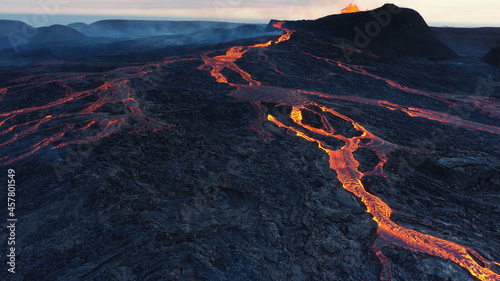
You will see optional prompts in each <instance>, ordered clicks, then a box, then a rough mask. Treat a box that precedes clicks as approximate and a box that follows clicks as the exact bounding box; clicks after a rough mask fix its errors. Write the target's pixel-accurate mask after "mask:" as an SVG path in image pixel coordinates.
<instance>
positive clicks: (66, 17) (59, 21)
mask: <svg viewBox="0 0 500 281" xmlns="http://www.w3.org/2000/svg"><path fill="white" fill-rule="evenodd" d="M331 15H335V14H331ZM36 16H38V15H34V14H19V13H0V20H13V21H21V22H23V23H25V24H28V25H30V26H33V27H36V28H38V27H47V26H52V25H65V26H67V25H69V24H73V23H85V24H87V25H90V24H92V23H95V22H98V21H104V20H130V21H133V20H144V21H207V22H227V23H236V24H268V23H269V22H270V21H271V20H273V19H268V20H265V19H241V18H240V19H236V18H235V19H231V18H228V19H224V20H222V19H216V18H213V17H206V18H194V17H175V16H174V17H172V16H170V17H163V16H140V15H137V16H130V15H126V16H124V15H86V14H59V15H52V16H51V17H50V18H49V19H48V22H47V23H46V24H42V25H37V24H33V22H34V21H35V19H33V20H30V17H31V18H34V17H36ZM325 16H329V15H325ZM278 20H284V21H295V20H315V19H288V20H287V19H278ZM426 23H427V25H428V26H429V27H450V28H481V27H486V28H487V27H490V28H500V25H498V26H495V25H491V24H488V23H480V22H474V23H473V22H427V21H426Z"/></svg>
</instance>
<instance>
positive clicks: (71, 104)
mask: <svg viewBox="0 0 500 281" xmlns="http://www.w3.org/2000/svg"><path fill="white" fill-rule="evenodd" d="M188 60H190V59H188ZM177 61H179V60H171V61H165V62H162V63H160V64H158V65H146V66H141V67H128V68H120V69H117V70H115V71H111V72H109V73H107V74H106V75H104V76H102V77H98V76H97V77H95V80H99V78H105V79H106V81H105V82H104V83H102V85H100V86H97V87H91V88H90V89H87V90H82V91H75V90H74V89H73V88H72V85H73V84H79V83H82V84H83V83H91V82H88V81H90V80H89V77H87V75H79V74H52V75H48V74H46V75H38V76H28V77H22V78H19V79H17V80H16V81H15V82H17V84H16V85H15V86H10V87H5V88H2V89H0V101H2V102H4V104H7V103H8V102H6V101H5V99H6V98H7V97H9V96H19V95H23V94H24V92H26V91H33V90H36V89H37V88H38V87H41V86H47V85H57V88H58V89H60V90H61V91H64V93H61V94H63V96H62V97H60V98H58V99H55V100H53V101H51V102H48V103H46V104H44V105H35V104H32V105H30V106H28V107H25V108H18V109H12V110H10V111H7V112H2V113H0V118H2V119H0V148H5V147H9V148H11V150H12V151H18V152H17V153H16V154H13V155H0V166H3V165H8V164H10V163H13V162H15V161H18V160H20V159H23V158H26V157H28V156H30V155H32V154H34V153H35V152H37V151H40V150H41V149H43V148H50V149H58V148H61V147H65V146H68V145H74V144H85V143H89V142H95V141H97V140H100V139H102V138H104V137H107V136H109V135H111V134H113V133H116V132H118V131H120V130H121V129H122V128H125V127H127V126H129V125H131V124H133V127H132V128H131V130H130V133H136V132H138V131H141V130H151V131H158V130H162V129H165V128H169V127H170V126H169V125H167V124H164V123H162V122H159V121H156V120H154V119H151V118H149V117H148V116H146V115H145V114H144V113H143V112H142V110H141V108H140V106H139V103H138V102H137V100H135V99H134V97H133V93H134V90H133V89H132V87H130V85H129V84H130V80H131V79H139V78H143V77H144V75H146V74H147V73H148V71H145V70H144V69H148V68H152V66H153V67H160V66H162V65H166V64H170V63H174V62H177ZM63 107H64V109H63ZM103 107H111V108H115V111H118V112H116V113H113V114H110V113H106V112H105V111H104V112H103V110H102V108H103ZM4 108H5V107H4ZM48 112H50V114H49V113H48ZM42 135H43V136H45V137H41V136H42ZM4 151H6V150H4Z"/></svg>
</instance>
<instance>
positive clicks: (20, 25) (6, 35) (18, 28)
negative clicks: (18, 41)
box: [0, 20, 33, 49]
mask: <svg viewBox="0 0 500 281" xmlns="http://www.w3.org/2000/svg"><path fill="white" fill-rule="evenodd" d="M32 29H33V27H31V26H29V25H27V24H25V23H24V22H21V21H13V20H0V49H5V48H9V47H11V45H12V43H11V41H14V40H15V39H14V38H13V35H15V34H21V33H22V32H23V31H25V32H31V31H32Z"/></svg>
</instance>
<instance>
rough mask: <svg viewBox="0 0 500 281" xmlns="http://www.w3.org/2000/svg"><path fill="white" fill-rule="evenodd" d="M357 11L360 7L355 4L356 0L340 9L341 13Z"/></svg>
mask: <svg viewBox="0 0 500 281" xmlns="http://www.w3.org/2000/svg"><path fill="white" fill-rule="evenodd" d="M356 12H359V8H358V5H356V4H354V2H353V3H349V5H347V7H345V8H343V9H342V10H340V13H341V14H348V13H356Z"/></svg>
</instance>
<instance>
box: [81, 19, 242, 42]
mask: <svg viewBox="0 0 500 281" xmlns="http://www.w3.org/2000/svg"><path fill="white" fill-rule="evenodd" d="M239 25H241V24H237V23H228V22H209V21H149V20H102V21H98V22H94V23H92V24H90V25H82V24H73V25H71V27H73V28H75V29H76V30H78V31H80V32H82V33H83V34H85V35H87V36H94V37H112V38H119V37H136V36H141V37H144V36H158V35H174V34H187V33H193V32H197V31H200V30H202V29H207V28H233V27H237V26H239Z"/></svg>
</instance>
